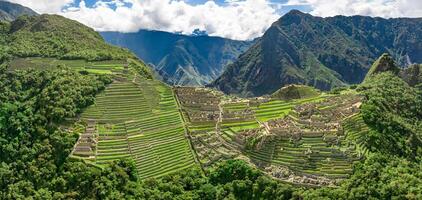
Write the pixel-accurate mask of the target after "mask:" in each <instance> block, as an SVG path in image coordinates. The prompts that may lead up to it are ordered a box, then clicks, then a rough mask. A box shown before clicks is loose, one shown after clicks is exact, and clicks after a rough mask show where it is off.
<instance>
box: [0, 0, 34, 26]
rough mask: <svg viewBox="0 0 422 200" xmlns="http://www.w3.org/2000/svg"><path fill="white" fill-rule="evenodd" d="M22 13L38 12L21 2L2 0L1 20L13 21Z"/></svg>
mask: <svg viewBox="0 0 422 200" xmlns="http://www.w3.org/2000/svg"><path fill="white" fill-rule="evenodd" d="M22 15H29V16H36V15H38V13H36V12H35V11H33V10H32V9H30V8H28V7H25V6H22V5H20V4H16V3H12V2H8V1H3V0H0V21H13V20H15V19H17V18H18V17H19V16H22Z"/></svg>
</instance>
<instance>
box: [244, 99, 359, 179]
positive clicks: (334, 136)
mask: <svg viewBox="0 0 422 200" xmlns="http://www.w3.org/2000/svg"><path fill="white" fill-rule="evenodd" d="M360 101H361V99H360V97H359V96H356V95H344V96H343V95H342V96H333V97H328V98H326V99H325V100H323V101H320V102H312V103H304V104H300V105H297V106H295V107H294V109H293V110H292V111H291V112H290V113H289V115H288V116H286V117H284V118H280V119H275V120H270V121H268V122H265V123H264V128H263V130H262V132H263V133H262V134H260V135H259V134H258V136H260V137H259V140H256V141H257V142H256V143H255V144H254V148H251V149H247V150H246V151H245V153H246V154H247V155H248V156H249V157H250V158H251V161H252V162H254V163H255V164H256V165H258V166H260V167H262V168H264V169H266V170H267V172H268V173H270V174H271V175H273V176H275V177H277V178H280V179H285V180H290V181H293V182H296V183H301V184H303V183H304V184H314V185H327V184H332V183H335V181H336V180H337V179H343V178H346V177H348V176H349V174H350V173H351V170H352V169H351V168H352V164H353V161H355V160H357V159H359V157H360V155H361V154H362V153H358V152H357V151H360V150H359V148H360V147H359V145H358V144H351V143H350V141H349V140H347V139H346V138H347V137H354V138H358V137H360V136H361V135H362V133H363V132H364V131H365V130H367V128H366V126H365V125H364V124H363V123H360V124H359V125H354V124H352V123H351V122H350V120H353V121H354V122H358V121H359V114H358V113H359V107H360ZM360 122H361V121H360ZM252 134H253V135H252ZM242 136H243V137H245V138H247V137H248V134H247V133H245V134H243V135H242ZM251 136H252V137H257V134H256V133H251ZM362 151H364V150H362ZM304 177H306V178H304Z"/></svg>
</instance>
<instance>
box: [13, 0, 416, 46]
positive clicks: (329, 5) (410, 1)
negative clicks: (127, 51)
mask: <svg viewBox="0 0 422 200" xmlns="http://www.w3.org/2000/svg"><path fill="white" fill-rule="evenodd" d="M9 1H12V2H16V3H19V4H22V5H25V6H28V7H30V8H32V9H34V10H35V11H37V12H39V13H56V14H60V15H63V16H65V17H68V18H71V19H75V20H78V21H80V22H82V23H84V24H85V25H87V26H90V27H92V28H94V29H95V30H97V31H121V32H136V31H138V30H139V29H152V30H161V31H169V32H181V33H184V34H191V33H192V32H193V31H194V30H196V29H199V30H202V31H206V32H207V33H208V34H209V35H212V36H221V37H226V38H231V39H238V40H247V39H253V38H256V37H259V36H261V35H262V34H263V33H264V32H265V30H266V29H267V28H268V27H269V26H271V24H272V23H273V22H274V21H276V20H277V19H278V18H279V17H280V14H281V12H285V11H287V10H288V9H291V8H300V9H303V8H306V9H305V10H307V11H310V14H312V15H316V16H322V17H326V16H334V15H349V16H350V15H369V16H380V17H386V18H389V17H422V1H421V0H224V1H221V0H220V1H219V2H220V3H216V2H215V1H212V0H208V1H206V2H205V3H202V4H192V3H188V2H193V1H192V0H97V1H96V3H95V4H94V5H91V4H92V0H90V1H89V2H91V3H90V6H88V5H87V3H86V1H85V0H9ZM76 2H79V3H76ZM221 2H222V3H221ZM308 8H309V9H308Z"/></svg>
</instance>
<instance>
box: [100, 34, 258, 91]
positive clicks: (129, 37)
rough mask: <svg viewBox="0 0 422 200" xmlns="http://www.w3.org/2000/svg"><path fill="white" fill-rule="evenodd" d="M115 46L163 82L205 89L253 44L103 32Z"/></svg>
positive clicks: (212, 39)
mask: <svg viewBox="0 0 422 200" xmlns="http://www.w3.org/2000/svg"><path fill="white" fill-rule="evenodd" d="M101 35H102V36H103V37H104V39H105V40H106V41H107V42H109V43H111V44H114V45H118V46H121V47H125V48H128V49H130V50H132V51H133V52H134V53H135V54H136V55H137V56H138V57H139V58H141V59H143V60H144V61H145V62H147V63H150V64H152V65H153V66H155V69H156V70H157V71H158V73H159V74H160V75H161V76H162V77H163V79H164V81H166V82H167V83H169V84H172V85H191V86H192V85H195V86H198V85H204V84H208V83H210V82H211V81H213V80H214V79H216V78H217V77H218V76H220V75H221V73H222V71H223V67H224V66H226V65H227V64H229V63H231V62H232V61H234V60H235V59H236V58H237V57H238V56H239V55H240V54H241V53H243V52H244V51H246V50H247V48H248V47H249V46H250V45H251V44H252V42H248V41H235V40H229V39H225V38H220V37H210V36H186V35H180V34H174V33H167V32H161V31H149V30H140V31H139V32H137V33H118V32H102V33H101Z"/></svg>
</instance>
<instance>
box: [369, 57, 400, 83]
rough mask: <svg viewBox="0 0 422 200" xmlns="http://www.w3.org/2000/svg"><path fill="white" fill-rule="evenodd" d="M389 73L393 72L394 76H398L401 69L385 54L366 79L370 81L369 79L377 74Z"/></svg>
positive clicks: (376, 62)
mask: <svg viewBox="0 0 422 200" xmlns="http://www.w3.org/2000/svg"><path fill="white" fill-rule="evenodd" d="M387 71H389V72H392V73H393V74H398V72H399V71H400V68H399V67H398V66H397V65H396V64H395V63H394V59H393V58H392V57H391V56H390V55H388V54H387V53H384V54H382V55H381V57H380V58H378V59H377V60H376V61H375V62H374V64H373V65H372V66H371V68H370V69H369V71H368V73H367V74H366V77H365V79H368V77H371V76H374V75H375V74H378V73H382V72H387Z"/></svg>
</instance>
